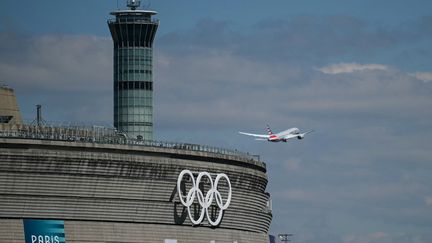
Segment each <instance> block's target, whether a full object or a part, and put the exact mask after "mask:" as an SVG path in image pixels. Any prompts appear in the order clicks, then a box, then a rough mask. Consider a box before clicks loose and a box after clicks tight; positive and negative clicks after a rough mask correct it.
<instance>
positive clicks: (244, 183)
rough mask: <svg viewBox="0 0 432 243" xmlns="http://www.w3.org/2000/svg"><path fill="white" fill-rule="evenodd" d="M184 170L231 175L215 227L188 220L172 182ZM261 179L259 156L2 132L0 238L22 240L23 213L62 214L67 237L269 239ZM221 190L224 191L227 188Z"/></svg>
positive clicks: (111, 239) (48, 216) (37, 215)
mask: <svg viewBox="0 0 432 243" xmlns="http://www.w3.org/2000/svg"><path fill="white" fill-rule="evenodd" d="M183 169H189V170H192V171H207V172H210V173H226V174H227V175H228V177H229V178H230V181H231V185H232V193H233V195H232V202H231V204H230V206H229V208H228V209H227V210H226V211H225V213H224V217H223V220H222V222H221V224H220V225H219V226H218V227H210V225H209V224H208V222H207V221H206V220H204V221H203V223H202V224H201V225H199V226H194V227H193V226H191V225H192V224H191V222H190V220H189V218H188V216H187V211H186V210H185V208H184V207H183V206H182V205H181V204H180V203H179V199H178V195H177V189H176V182H177V177H178V175H179V173H180V171H182V170H183ZM266 185H267V175H266V170H265V166H264V164H263V163H262V162H259V161H248V160H244V161H242V160H241V159H238V158H230V157H229V156H221V155H217V154H212V153H205V152H194V151H187V150H176V149H167V148H154V147H153V148H149V147H143V146H125V145H100V144H99V145H98V144H92V143H75V142H60V141H47V140H29V139H6V138H0V195H1V197H0V242H15V241H11V240H12V239H15V238H19V239H21V241H16V242H23V241H22V239H23V235H22V232H20V231H22V230H23V228H22V219H23V218H34V219H61V220H64V221H65V232H66V239H67V242H163V240H164V239H178V242H179V243H180V242H184V243H186V242H187V243H194V242H197V243H198V242H210V240H216V242H217V243H219V242H230V243H232V242H234V241H237V242H238V243H240V242H268V236H267V231H268V227H269V225H270V222H271V214H270V213H269V212H268V211H267V207H266V204H267V201H268V197H269V196H268V194H267V193H265V188H266ZM206 187H207V188H206ZM204 190H208V185H204ZM219 190H220V191H221V192H222V194H223V195H224V194H225V195H226V187H224V186H223V185H221V186H220V188H219ZM198 211H199V210H198ZM197 213H199V212H197ZM156 232H157V233H156ZM20 237H21V238H20ZM174 237H175V238H174ZM207 239H208V240H207Z"/></svg>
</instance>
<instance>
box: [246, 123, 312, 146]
mask: <svg viewBox="0 0 432 243" xmlns="http://www.w3.org/2000/svg"><path fill="white" fill-rule="evenodd" d="M267 132H268V135H266V134H254V133H247V132H239V133H240V134H243V135H247V136H252V137H256V138H255V140H263V141H269V142H287V141H288V139H291V138H298V139H303V138H304V136H305V135H306V134H308V133H311V132H313V130H310V131H307V132H304V133H300V130H299V129H298V128H296V127H293V128H290V129H287V130H285V131H282V132H279V133H273V132H272V130H271V129H270V126H269V125H267Z"/></svg>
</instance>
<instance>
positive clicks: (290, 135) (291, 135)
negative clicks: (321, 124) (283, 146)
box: [283, 130, 314, 139]
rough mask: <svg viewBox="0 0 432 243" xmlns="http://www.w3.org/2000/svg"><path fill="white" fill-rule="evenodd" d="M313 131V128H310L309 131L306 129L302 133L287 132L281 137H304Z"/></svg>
mask: <svg viewBox="0 0 432 243" xmlns="http://www.w3.org/2000/svg"><path fill="white" fill-rule="evenodd" d="M313 131H314V130H310V131H307V132H304V133H299V134H288V135H285V136H283V138H284V139H291V138H298V137H301V138H304V136H305V135H306V134H308V133H311V132H313Z"/></svg>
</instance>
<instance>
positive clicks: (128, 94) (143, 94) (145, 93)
mask: <svg viewBox="0 0 432 243" xmlns="http://www.w3.org/2000/svg"><path fill="white" fill-rule="evenodd" d="M138 82H141V81H138ZM116 91H117V92H114V100H118V99H125V98H150V99H151V98H152V97H153V91H151V90H141V89H133V90H121V91H120V90H116Z"/></svg>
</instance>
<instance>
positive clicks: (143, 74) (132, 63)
mask: <svg viewBox="0 0 432 243" xmlns="http://www.w3.org/2000/svg"><path fill="white" fill-rule="evenodd" d="M111 14H112V15H115V17H116V18H115V19H112V20H108V26H109V29H110V32H111V36H112V38H113V42H114V86H113V88H114V126H115V127H116V128H117V130H119V131H120V132H124V133H126V134H127V136H128V137H131V138H142V139H145V140H152V139H153V41H154V38H155V35H156V31H157V28H158V26H159V22H158V21H156V20H153V19H152V15H155V14H156V12H154V11H148V10H136V9H131V10H120V11H116V12H112V13H111Z"/></svg>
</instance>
